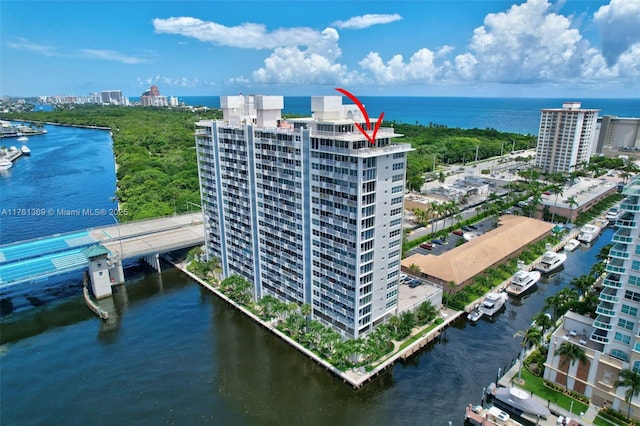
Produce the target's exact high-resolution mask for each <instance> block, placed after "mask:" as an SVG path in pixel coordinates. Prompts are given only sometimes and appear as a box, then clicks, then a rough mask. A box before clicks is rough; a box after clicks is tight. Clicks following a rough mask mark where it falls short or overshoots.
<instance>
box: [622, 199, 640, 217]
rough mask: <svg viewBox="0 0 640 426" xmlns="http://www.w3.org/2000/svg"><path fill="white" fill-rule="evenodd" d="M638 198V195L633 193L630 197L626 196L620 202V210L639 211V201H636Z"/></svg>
mask: <svg viewBox="0 0 640 426" xmlns="http://www.w3.org/2000/svg"><path fill="white" fill-rule="evenodd" d="M638 198H640V197H638V196H635V195H634V196H632V197H628V198H626V199H625V200H624V201H622V203H621V204H620V210H622V211H623V212H630V213H635V212H640V203H638Z"/></svg>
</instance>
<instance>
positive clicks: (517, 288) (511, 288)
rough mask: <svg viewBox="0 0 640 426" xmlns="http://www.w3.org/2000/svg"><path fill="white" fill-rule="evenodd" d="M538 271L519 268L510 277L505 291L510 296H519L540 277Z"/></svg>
mask: <svg viewBox="0 0 640 426" xmlns="http://www.w3.org/2000/svg"><path fill="white" fill-rule="evenodd" d="M541 275H542V274H540V271H527V270H524V269H520V270H519V271H518V272H516V273H515V274H514V275H513V277H512V278H511V282H510V283H509V285H508V286H507V290H506V291H507V293H509V294H510V295H511V296H521V295H523V294H524V293H525V292H526V291H527V290H529V289H531V287H533V286H534V285H536V283H537V282H538V280H539V279H540V276H541Z"/></svg>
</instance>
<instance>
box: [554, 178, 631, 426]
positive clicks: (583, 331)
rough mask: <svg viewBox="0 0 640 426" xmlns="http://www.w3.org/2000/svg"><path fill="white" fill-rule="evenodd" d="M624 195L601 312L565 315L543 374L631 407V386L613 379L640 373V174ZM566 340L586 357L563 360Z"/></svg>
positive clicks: (596, 398) (599, 400)
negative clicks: (625, 372) (560, 352)
mask: <svg viewBox="0 0 640 426" xmlns="http://www.w3.org/2000/svg"><path fill="white" fill-rule="evenodd" d="M623 194H625V195H626V198H625V199H624V200H623V201H622V203H621V204H620V207H619V217H618V219H617V221H616V231H615V234H614V235H613V237H612V241H611V242H612V243H613V246H612V247H611V249H610V251H609V257H610V260H609V262H608V263H607V264H606V267H605V272H606V276H605V278H604V280H603V281H602V290H601V292H600V294H599V304H598V307H597V309H596V317H595V318H591V317H586V316H582V315H579V314H576V313H575V312H568V313H567V314H566V315H565V316H564V318H563V322H562V325H561V326H560V327H559V328H558V329H557V330H556V331H555V332H554V333H553V335H552V337H551V341H550V344H549V353H548V355H547V362H546V363H545V373H544V378H545V379H547V380H551V381H553V382H556V383H558V384H560V385H562V386H563V387H566V388H567V389H569V390H575V391H577V392H579V393H581V394H583V395H586V396H587V397H589V398H590V399H591V402H592V403H593V404H595V405H597V406H609V407H612V408H614V409H618V410H623V411H624V412H626V411H627V407H626V402H625V390H626V389H627V388H625V387H620V388H616V387H615V386H614V383H615V382H616V380H617V379H618V377H619V374H620V372H621V371H622V370H626V369H631V370H634V371H636V372H640V328H639V323H638V318H639V316H640V257H639V256H640V227H639V226H638V222H639V221H640V176H636V177H635V178H634V179H633V180H632V181H631V182H630V183H628V184H627V185H626V186H625V188H624V190H623ZM563 344H572V345H578V346H579V347H580V348H581V349H582V350H583V351H584V352H585V355H586V359H587V362H573V363H569V362H563V361H564V360H565V358H563V357H561V356H560V355H557V354H556V352H557V351H558V349H559V348H560V347H561V346H562V345H563ZM632 405H633V407H634V408H635V411H632V414H633V417H635V418H640V410H638V408H639V407H640V402H639V401H638V398H633V399H632Z"/></svg>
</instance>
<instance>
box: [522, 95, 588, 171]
mask: <svg viewBox="0 0 640 426" xmlns="http://www.w3.org/2000/svg"><path fill="white" fill-rule="evenodd" d="M599 111H600V110H597V109H581V108H580V103H579V102H565V103H563V104H562V108H551V109H543V110H541V112H542V115H541V117H540V129H539V131H538V144H537V145H536V159H535V166H536V167H538V168H540V169H541V170H542V171H543V172H544V173H570V172H573V171H575V169H576V167H577V166H578V164H580V163H588V162H589V158H590V156H591V146H592V144H593V143H594V132H595V128H596V122H597V119H598V112H599Z"/></svg>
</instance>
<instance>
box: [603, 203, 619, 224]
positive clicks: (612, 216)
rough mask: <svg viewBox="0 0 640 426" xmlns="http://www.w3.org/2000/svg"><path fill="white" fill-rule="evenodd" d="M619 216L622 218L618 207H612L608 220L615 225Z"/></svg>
mask: <svg viewBox="0 0 640 426" xmlns="http://www.w3.org/2000/svg"><path fill="white" fill-rule="evenodd" d="M618 216H620V211H619V210H618V208H617V207H611V208H610V209H609V211H608V212H607V216H606V218H607V220H608V221H609V224H610V225H612V224H613V225H615V224H616V220H618Z"/></svg>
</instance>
